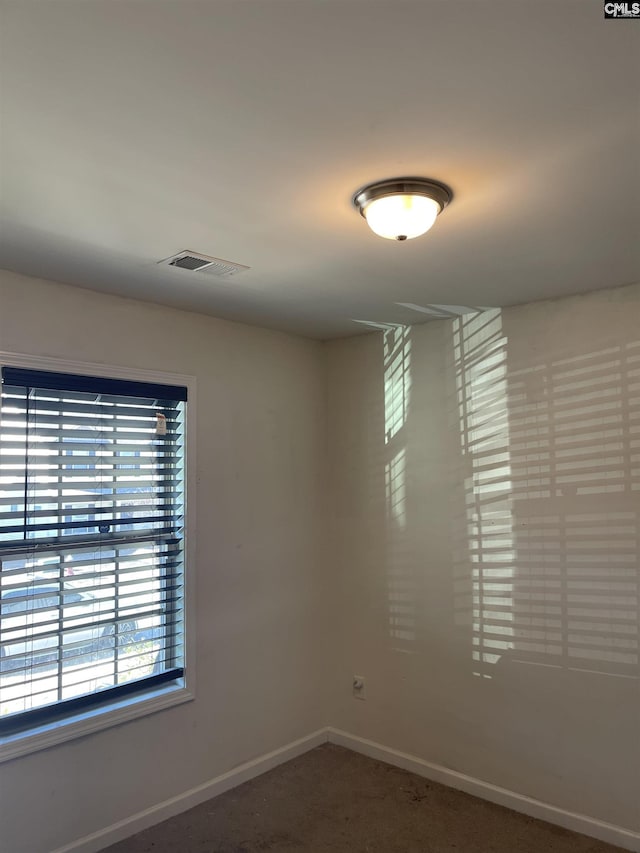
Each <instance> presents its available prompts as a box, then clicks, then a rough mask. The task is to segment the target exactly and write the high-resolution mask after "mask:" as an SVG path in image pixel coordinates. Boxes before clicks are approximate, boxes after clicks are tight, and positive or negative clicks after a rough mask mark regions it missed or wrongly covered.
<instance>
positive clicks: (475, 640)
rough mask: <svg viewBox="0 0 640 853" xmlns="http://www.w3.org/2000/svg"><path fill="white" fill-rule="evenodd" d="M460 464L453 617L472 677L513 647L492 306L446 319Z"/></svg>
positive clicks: (503, 405) (500, 352)
mask: <svg viewBox="0 0 640 853" xmlns="http://www.w3.org/2000/svg"><path fill="white" fill-rule="evenodd" d="M452 327H453V344H454V367H455V377H456V402H457V411H458V424H459V433H460V442H461V446H460V451H461V456H462V460H463V466H464V480H463V485H462V490H463V492H462V501H463V506H464V517H463V518H459V519H458V525H459V530H458V532H457V535H456V537H455V538H456V548H455V563H456V568H455V574H456V599H457V603H458V614H457V615H458V619H459V621H465V622H467V624H468V620H470V622H471V626H472V646H473V648H472V657H473V661H474V663H475V665H476V670H475V671H476V674H477V675H483V676H485V677H490V667H491V665H493V664H495V663H496V662H497V661H498V660H499V659H500V658H501V656H502V655H503V654H504V653H505V652H507V651H509V650H510V649H512V648H513V636H514V628H513V606H514V597H513V595H514V583H513V581H514V571H515V552H514V544H513V515H512V499H511V492H512V476H511V473H512V472H511V460H510V439H509V416H508V408H507V340H506V338H505V336H504V335H503V333H502V316H501V312H500V310H498V309H493V310H490V311H486V312H484V313H483V314H476V315H472V316H469V315H467V316H464V317H460V318H458V319H456V320H454V321H453V323H452Z"/></svg>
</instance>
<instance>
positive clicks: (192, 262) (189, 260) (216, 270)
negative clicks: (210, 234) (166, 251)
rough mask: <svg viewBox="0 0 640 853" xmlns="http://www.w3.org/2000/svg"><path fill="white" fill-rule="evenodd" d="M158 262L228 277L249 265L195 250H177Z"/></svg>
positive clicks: (219, 276) (191, 270)
mask: <svg viewBox="0 0 640 853" xmlns="http://www.w3.org/2000/svg"><path fill="white" fill-rule="evenodd" d="M158 263H159V264H162V265H163V266H167V267H178V268H179V269H181V270H188V271H189V272H204V273H207V274H208V275H215V276H217V277H218V278H230V277H231V276H232V275H237V274H238V273H239V272H244V270H248V269H249V267H247V266H245V265H244V264H236V263H234V262H233V261H223V260H221V258H210V257H209V256H208V255H200V254H198V253H197V252H190V251H188V250H187V251H184V252H178V254H177V255H171V257H170V258H165V259H164V260H163V261H158Z"/></svg>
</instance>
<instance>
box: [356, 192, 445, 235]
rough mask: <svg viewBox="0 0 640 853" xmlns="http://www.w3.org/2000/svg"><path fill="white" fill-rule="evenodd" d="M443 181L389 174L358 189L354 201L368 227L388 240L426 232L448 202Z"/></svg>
mask: <svg viewBox="0 0 640 853" xmlns="http://www.w3.org/2000/svg"><path fill="white" fill-rule="evenodd" d="M452 198H453V193H452V192H451V190H450V189H449V187H448V186H447V185H446V184H442V183H440V181H433V180H431V179H429V178H391V179H389V180H386V181H377V182H376V183H373V184H367V185H366V186H365V187H362V188H361V189H359V190H358V191H357V192H356V193H355V195H354V196H353V205H354V207H355V208H356V210H358V211H359V212H360V215H361V216H363V217H364V218H365V219H366V220H367V224H368V225H369V228H371V230H372V231H373V232H374V233H375V234H378V235H379V236H380V237H385V238H386V239H387V240H411V239H413V238H414V237H419V236H420V235H421V234H425V233H426V232H427V231H428V230H429V228H431V226H432V225H433V223H434V222H435V221H436V217H437V216H438V214H439V213H441V212H442V211H443V210H444V209H445V207H446V206H447V205H448V204H449V203H450V202H451V199H452Z"/></svg>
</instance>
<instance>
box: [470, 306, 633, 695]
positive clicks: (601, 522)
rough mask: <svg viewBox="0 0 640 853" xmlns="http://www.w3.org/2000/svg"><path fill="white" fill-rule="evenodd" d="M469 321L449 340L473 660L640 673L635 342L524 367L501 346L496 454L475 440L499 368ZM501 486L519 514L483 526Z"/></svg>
mask: <svg viewBox="0 0 640 853" xmlns="http://www.w3.org/2000/svg"><path fill="white" fill-rule="evenodd" d="M474 322H475V323H476V325H475V326H474V323H473V322H467V323H463V322H462V321H461V320H460V321H456V325H455V330H454V335H455V341H454V343H455V347H456V369H457V373H458V376H459V377H461V378H460V382H459V396H458V402H459V413H460V424H461V438H462V447H463V454H464V455H465V456H466V459H465V467H466V470H467V471H468V472H470V476H469V477H468V478H467V479H466V480H465V487H464V488H465V501H466V507H467V535H466V543H465V544H466V557H465V558H464V559H462V560H460V559H459V561H458V564H457V573H458V574H457V577H458V584H460V579H461V577H462V574H463V573H464V572H465V571H466V573H467V574H469V573H470V574H471V576H472V587H473V589H472V592H473V613H474V618H473V631H472V633H473V640H472V642H473V657H474V660H475V662H476V667H475V668H477V670H478V674H483V675H485V676H486V675H489V676H490V675H491V674H492V672H495V671H496V667H498V668H501V667H502V666H504V665H506V664H510V663H528V664H537V665H546V666H554V667H561V668H567V669H575V670H582V671H590V672H599V673H606V674H609V675H617V676H626V677H632V678H637V677H638V634H639V627H638V587H639V568H638V566H639V547H640V546H639V539H640V342H638V341H631V342H625V343H622V344H620V345H616V346H608V347H602V348H597V349H594V350H593V351H586V352H583V353H581V354H579V355H576V356H573V357H571V358H565V359H562V358H558V359H551V360H549V361H548V362H544V361H543V362H539V363H537V364H536V365H534V366H531V367H523V368H517V369H514V368H512V366H511V365H510V363H509V358H508V348H506V349H504V354H505V362H504V367H505V371H506V373H505V380H506V381H505V383H504V385H503V387H502V390H503V395H502V399H500V393H498V394H497V396H496V393H495V392H496V391H497V392H500V387H499V382H498V381H497V379H498V377H497V375H496V374H495V372H494V376H493V380H492V381H491V383H490V385H491V387H492V388H493V391H494V393H493V396H492V397H491V398H487V407H486V408H485V414H486V418H485V421H486V423H487V429H489V426H488V425H489V417H491V418H493V419H494V424H495V428H494V430H493V437H494V444H493V450H494V451H495V452H496V453H495V454H494V456H493V457H492V455H491V454H490V453H489V452H488V450H489V449H490V445H488V444H487V440H488V436H489V433H487V436H486V437H485V440H484V442H482V441H478V440H477V430H478V422H479V417H480V416H479V411H481V410H482V409H483V408H484V407H485V403H484V401H483V400H482V395H481V389H482V384H483V383H484V384H485V385H487V382H488V381H489V377H490V376H491V373H490V371H489V370H488V368H487V364H486V356H487V353H488V352H489V351H490V347H489V348H488V346H487V342H486V341H485V343H484V344H483V349H482V350H481V349H479V348H478V346H476V345H475V344H477V343H478V328H477V323H478V322H479V318H478V320H477V321H474ZM496 334H498V333H497V332H496ZM496 344H497V339H496ZM481 351H482V352H484V369H481V367H479V365H480V363H481V360H479V357H478V353H479V352H481ZM500 424H503V426H504V428H505V429H507V433H506V434H505V435H504V436H503V438H508V441H503V442H502V444H501V442H500V440H499V439H500V429H499V425H500ZM496 441H497V444H496ZM501 446H502V447H503V449H505V450H506V449H508V457H509V461H508V466H505V458H504V456H502V455H500V454H499V452H498V451H500V448H501ZM496 454H497V455H496ZM479 481H481V482H484V483H485V484H486V483H491V484H492V490H493V493H494V499H492V498H491V496H490V494H489V493H487V491H486V489H485V493H484V495H483V494H482V489H480V494H479V490H478V482H479ZM474 483H475V486H474ZM500 495H501V496H502V499H503V506H502V509H503V510H504V511H505V512H506V508H507V506H508V507H509V512H510V513H511V519H510V522H508V519H507V517H506V516H504V518H501V519H497V518H494V519H493V521H495V522H496V523H495V524H491V525H488V524H487V522H488V521H490V520H491V516H490V512H492V511H493V510H490V509H489V508H490V507H491V506H492V505H493V507H494V509H495V508H499V507H500V497H499V496H500ZM458 544H460V543H458ZM464 550H465V549H463V553H464ZM465 564H466V567H465ZM505 572H506V574H505ZM507 575H510V577H507Z"/></svg>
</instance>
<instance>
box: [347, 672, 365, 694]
mask: <svg viewBox="0 0 640 853" xmlns="http://www.w3.org/2000/svg"><path fill="white" fill-rule="evenodd" d="M351 687H352V690H353V698H354V699H366V698H367V694H366V690H365V683H364V676H362V675H354V676H353V680H352V682H351Z"/></svg>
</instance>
